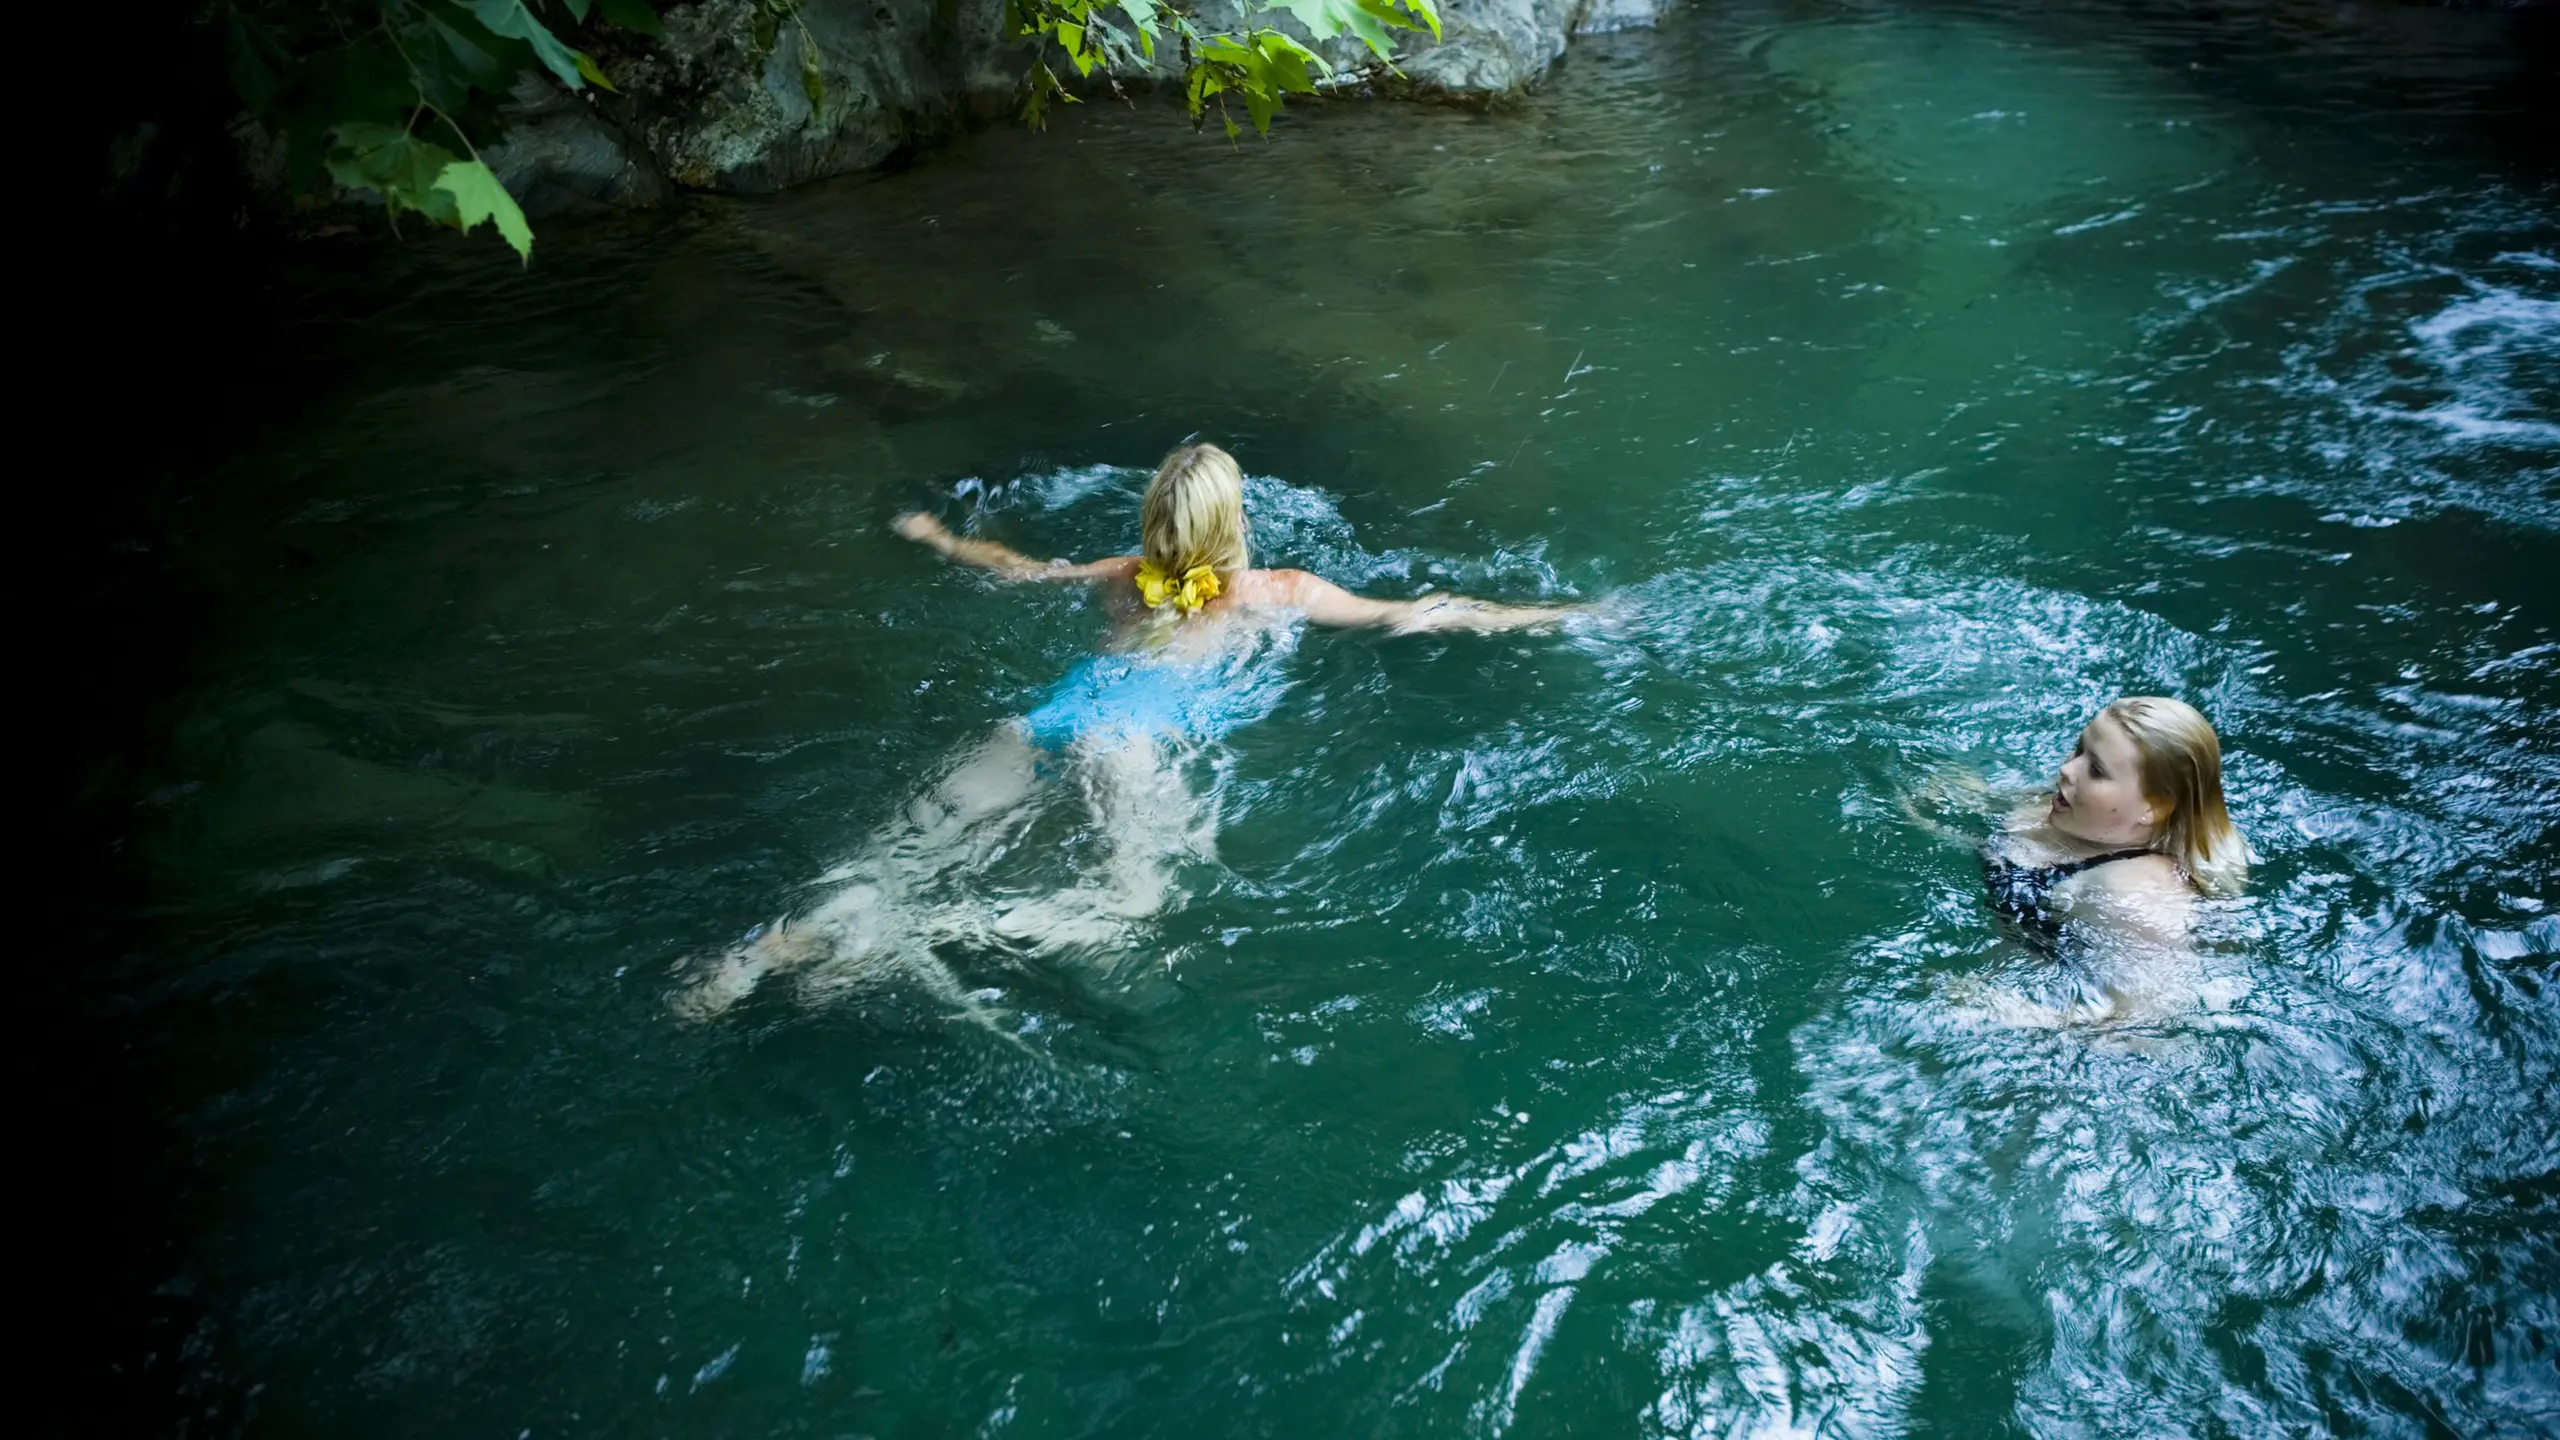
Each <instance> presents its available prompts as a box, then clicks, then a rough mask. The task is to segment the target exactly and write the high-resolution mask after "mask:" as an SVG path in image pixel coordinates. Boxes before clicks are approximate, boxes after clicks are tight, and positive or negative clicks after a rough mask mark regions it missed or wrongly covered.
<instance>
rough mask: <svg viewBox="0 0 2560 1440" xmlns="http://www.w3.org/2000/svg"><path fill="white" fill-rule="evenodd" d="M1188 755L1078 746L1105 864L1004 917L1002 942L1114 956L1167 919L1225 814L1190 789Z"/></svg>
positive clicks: (1155, 745)
mask: <svg viewBox="0 0 2560 1440" xmlns="http://www.w3.org/2000/svg"><path fill="white" fill-rule="evenodd" d="M1180 759H1181V757H1180V755H1179V754H1178V753H1177V752H1176V751H1175V750H1174V748H1173V747H1172V746H1171V745H1170V744H1168V743H1167V742H1164V741H1162V740H1158V739H1154V738H1150V737H1145V736H1139V737H1134V738H1127V739H1120V740H1115V741H1112V742H1109V743H1105V744H1097V745H1093V746H1090V747H1087V748H1083V749H1079V750H1078V751H1077V752H1076V755H1075V761H1076V771H1077V779H1078V782H1079V784H1080V785H1081V787H1082V789H1083V791H1084V799H1085V805H1086V807H1087V809H1088V810H1089V811H1090V813H1091V815H1092V817H1093V821H1094V826H1095V828H1096V829H1097V830H1099V831H1100V832H1101V834H1102V837H1103V858H1102V863H1101V865H1100V866H1099V867H1098V869H1097V870H1096V871H1094V872H1093V873H1091V874H1089V875H1087V876H1086V877H1084V878H1083V879H1081V880H1079V881H1078V882H1077V883H1075V884H1073V885H1069V886H1067V887H1065V888H1064V889H1060V890H1056V891H1053V892H1050V893H1048V894H1045V895H1039V896H1032V897H1027V898H1024V899H1019V900H1015V901H1012V902H1010V903H1009V904H1007V905H1005V906H1004V907H1003V908H1002V910H1001V911H1000V912H999V913H998V914H997V915H996V916H995V922H994V930H995V936H996V938H998V939H1000V940H1003V941H1005V942H1007V943H1008V944H1010V945H1011V946H1013V947H1014V948H1016V949H1017V950H1028V951H1030V952H1032V953H1052V952H1057V951H1063V950H1094V951H1099V950H1108V949H1113V948H1117V947H1120V946H1123V945H1126V944H1127V943H1128V939H1129V932H1130V927H1131V926H1132V925H1133V924H1135V923H1137V922H1140V921H1144V920H1147V919H1150V918H1152V917H1154V916H1156V915H1158V914H1161V913H1162V912H1163V911H1164V910H1165V909H1166V907H1167V906H1168V905H1169V904H1171V902H1172V900H1173V898H1174V890H1175V883H1174V882H1175V880H1176V878H1177V876H1178V875H1179V873H1180V868H1181V865H1182V863H1183V862H1184V861H1186V860H1190V859H1195V858H1206V857H1209V856H1211V855H1214V854H1215V853H1216V846H1217V814H1216V811H1215V810H1214V809H1213V808H1211V807H1210V806H1209V805H1208V804H1206V803H1204V801H1203V800H1202V799H1201V798H1200V797H1198V796H1196V795H1194V794H1193V793H1192V792H1191V787H1190V786H1189V784H1188V783H1186V781H1185V778H1184V776H1183V773H1182V766H1181V763H1180Z"/></svg>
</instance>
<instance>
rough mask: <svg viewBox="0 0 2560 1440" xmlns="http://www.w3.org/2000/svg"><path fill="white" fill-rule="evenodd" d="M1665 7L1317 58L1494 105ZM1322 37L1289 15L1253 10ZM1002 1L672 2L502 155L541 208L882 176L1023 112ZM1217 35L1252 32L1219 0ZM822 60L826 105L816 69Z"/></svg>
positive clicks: (1492, 5)
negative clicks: (1381, 57)
mask: <svg viewBox="0 0 2560 1440" xmlns="http://www.w3.org/2000/svg"><path fill="white" fill-rule="evenodd" d="M1665 4H1666V0H1441V6H1440V18H1441V29H1442V34H1441V38H1440V39H1439V40H1438V41H1437V42H1434V41H1432V40H1430V39H1429V38H1428V37H1417V38H1416V39H1415V40H1414V41H1413V42H1412V43H1409V44H1407V45H1406V46H1404V47H1403V48H1402V49H1401V50H1400V51H1399V53H1398V56H1397V63H1396V65H1395V67H1394V70H1393V71H1389V70H1388V69H1387V68H1386V67H1383V66H1380V65H1379V64H1377V63H1376V61H1375V58H1374V57H1373V56H1371V55H1370V54H1369V53H1368V52H1367V51H1366V50H1365V49H1363V48H1361V46H1360V45H1359V44H1358V42H1356V41H1354V40H1351V39H1349V38H1348V37H1340V38H1336V39H1334V40H1332V41H1328V42H1325V43H1324V44H1322V45H1318V46H1316V47H1315V48H1316V49H1317V50H1318V51H1319V52H1320V53H1322V54H1324V55H1325V57H1326V58H1327V59H1328V60H1329V61H1331V62H1332V63H1333V65H1334V67H1335V69H1334V79H1335V84H1336V85H1337V87H1338V88H1342V89H1346V90H1355V91H1356V90H1365V91H1368V92H1371V93H1382V94H1395V95H1410V96H1417V97H1422V98H1437V99H1454V100H1460V101H1475V102H1479V103H1483V102H1493V101H1499V100H1501V99H1503V98H1506V97H1510V96H1516V95H1519V94H1522V93H1524V92H1526V91H1528V90H1531V89H1534V88H1535V87H1536V86H1537V84H1538V83H1539V81H1541V80H1542V79H1544V78H1545V76H1546V74H1547V72H1548V71H1549V70H1550V69H1551V68H1553V67H1554V65H1555V64H1556V62H1557V61H1558V60H1559V59H1561V58H1562V57H1563V55H1564V53H1565V50H1566V48H1567V47H1568V46H1569V45H1570V44H1571V43H1572V41H1573V38H1574V37H1575V36H1577V35H1589V34H1600V33H1608V32H1614V31H1621V30H1632V29H1643V28H1647V27H1650V26H1651V25H1652V24H1653V23H1654V21H1655V19H1656V17H1657V16H1658V15H1659V13H1660V12H1661V11H1662V9H1663V8H1665ZM1255 19H1256V21H1257V22H1258V23H1263V24H1271V25H1275V26H1277V27H1278V28H1280V29H1282V30H1286V31H1290V32H1291V33H1293V34H1294V35H1295V36H1296V37H1297V38H1299V39H1301V40H1304V41H1310V42H1311V41H1312V37H1311V36H1309V35H1307V33H1306V32H1305V31H1304V30H1303V29H1301V28H1299V26H1298V24H1297V22H1296V20H1295V19H1294V18H1293V17H1291V16H1289V15H1288V14H1287V13H1286V12H1283V11H1263V12H1257V13H1256V16H1255ZM1004 20H1005V5H1004V3H1003V0H800V5H799V14H798V18H797V20H796V21H790V20H777V18H776V17H775V15H774V13H773V12H772V10H770V9H769V8H768V7H767V6H766V5H765V4H764V0H698V3H695V4H691V5H680V6H676V7H673V8H671V9H669V10H668V11H667V12H666V15H665V24H666V33H665V35H664V36H663V37H662V38H659V39H656V40H651V41H646V42H633V43H631V44H629V45H627V46H626V47H625V48H623V49H622V50H620V51H619V52H617V53H612V54H609V55H608V56H606V59H607V62H608V65H607V68H608V69H609V71H610V73H612V74H613V76H614V77H615V80H616V83H617V84H618V85H619V86H620V93H619V94H600V93H597V92H589V95H590V97H592V98H586V97H579V96H572V95H570V94H567V93H566V92H563V91H561V90H560V89H558V88H557V87H556V86H554V85H552V84H551V82H550V81H549V80H547V79H545V78H542V77H539V76H532V75H529V76H527V77H526V78H525V80H524V81H523V82H522V84H521V85H520V86H519V87H518V89H517V92H516V96H515V100H514V103H513V105H512V107H511V108H512V116H511V121H512V124H511V129H510V132H509V135H508V138H507V140H506V143H505V144H503V145H500V146H496V147H493V148H492V149H491V150H490V152H489V157H488V158H489V160H490V162H491V164H492V165H494V166H495V167H496V168H497V170H498V173H499V175H500V177H501V178H502V179H503V180H504V181H505V182H506V185H507V188H508V189H509V190H510V191H512V192H513V193H514V194H515V195H516V197H517V198H518V200H519V201H520V203H522V204H523V206H524V208H525V209H526V211H527V212H528V213H530V214H533V215H536V216H541V215H548V214H559V213H563V212H567V211H573V210H577V209H582V208H591V207H597V206H618V207H635V208H636V207H647V206H653V205H658V204H662V203H664V202H665V201H666V200H668V199H669V198H671V197H672V196H673V195H674V194H676V193H677V192H678V191H680V190H700V191H712V192H719V193H728V194H762V193H769V192H771V191H775V190H781V189H786V188H788V187H790V186H793V185H798V184H802V183H804V182H807V181H811V180H819V179H824V178H826V177H828V176H831V175H843V174H848V173H851V172H854V171H859V170H867V169H870V168H872V167H874V166H877V165H879V164H881V163H882V162H884V161H886V160H888V159H890V158H891V157H893V156H896V155H898V154H901V153H903V152H906V151H909V150H912V149H913V148H914V147H916V146H918V145H920V144H925V143H929V142H931V141H933V140H936V139H940V138H943V137H945V136H949V135H952V134H955V133H958V132H959V131H960V130H962V129H964V128H966V127H967V126H969V125H971V124H974V123H979V122H983V121H986V120H990V119H994V118H998V117H1002V116H1007V115H1010V114H1011V113H1012V112H1013V110H1014V108H1015V107H1016V106H1017V105H1018V103H1019V100H1020V93H1021V84H1022V77H1023V72H1024V70H1025V69H1026V68H1027V66H1028V63H1029V59H1030V56H1029V52H1028V51H1027V49H1026V48H1025V47H1024V46H1023V44H1022V43H1021V42H1020V41H1018V40H1015V39H1013V38H1012V37H1010V36H1008V35H1006V34H1005V33H1004V29H1005V25H1004ZM1195 23H1196V24H1197V25H1198V26H1199V27H1200V29H1201V30H1202V31H1203V32H1204V33H1208V32H1214V31H1217V30H1221V29H1229V28H1235V27H1237V26H1239V25H1240V24H1241V23H1242V15H1241V13H1240V10H1239V7H1238V5H1237V3H1236V0H1205V3H1203V4H1202V5H1201V6H1200V7H1199V9H1198V12H1197V15H1196V17H1195ZM813 61H814V71H815V74H816V76H817V79H818V82H819V83H818V84H817V86H816V87H814V88H815V90H816V92H817V98H816V100H815V102H814V103H813V102H812V98H811V89H812V87H810V86H809V85H808V84H807V83H806V79H805V74H806V72H807V71H809V69H810V68H811V66H812V63H813ZM1179 77H1180V64H1179V61H1178V59H1177V58H1176V57H1174V56H1173V55H1172V54H1170V53H1159V55H1158V57H1157V59H1156V61H1155V63H1154V64H1153V65H1152V66H1150V65H1148V64H1147V63H1145V62H1143V61H1136V60H1134V57H1133V62H1132V63H1130V64H1126V65H1123V66H1119V67H1116V73H1114V74H1113V76H1112V79H1114V80H1115V81H1118V82H1122V83H1141V84H1161V83H1163V82H1166V81H1168V80H1178V79H1179Z"/></svg>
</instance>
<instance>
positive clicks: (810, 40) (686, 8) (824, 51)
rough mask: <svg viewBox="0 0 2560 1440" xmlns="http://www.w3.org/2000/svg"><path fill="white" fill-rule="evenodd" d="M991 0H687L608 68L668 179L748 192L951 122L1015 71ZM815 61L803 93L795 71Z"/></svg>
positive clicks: (1006, 86) (839, 170)
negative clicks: (793, 4)
mask: <svg viewBox="0 0 2560 1440" xmlns="http://www.w3.org/2000/svg"><path fill="white" fill-rule="evenodd" d="M1003 17H1004V0H801V3H800V5H799V7H798V11H797V15H796V18H795V17H794V16H793V15H791V14H782V15H777V14H776V13H775V12H774V11H773V9H771V8H769V7H768V6H766V5H765V4H764V3H762V0H700V3H698V4H692V5H679V6H676V7H674V8H672V9H670V10H668V11H667V12H666V13H665V15H664V16H663V17H662V18H663V20H664V23H665V26H666V35H665V37H664V39H663V40H662V41H661V42H660V43H658V44H657V45H654V46H651V47H649V48H648V49H647V50H646V51H645V52H643V53H642V54H640V55H638V56H636V57H635V58H634V59H633V60H631V61H630V62H628V63H627V64H624V65H622V66H620V67H618V69H617V72H616V80H617V82H618V83H619V84H620V85H621V86H622V88H623V91H624V93H625V94H626V95H627V96H628V97H629V100H628V102H627V108H628V110H629V114H630V117H631V120H630V124H631V129H632V130H633V132H634V133H635V134H637V135H638V136H639V137H640V138H641V140H642V141H643V142H644V143H645V144H646V145H647V147H648V149H649V151H650V153H651V155H652V156H653V157H654V158H655V159H656V161H657V164H658V166H659V168H660V169H662V170H663V171H664V172H665V173H666V174H667V175H668V176H669V177H670V178H672V179H673V180H674V181H675V182H676V183H677V184H679V185H683V186H686V187H688V188H691V189H697V190H716V191H726V192H730V193H734V194H760V193H764V192H769V191H774V190H780V189H783V188H785V187H787V186H791V185H797V184H799V183H801V182H803V181H807V180H815V179H820V178H822V177H825V176H829V175H842V174H846V173H849V172H852V171H856V170H866V169H869V168H871V167H873V166H875V165H878V164H879V163H881V162H882V161H884V160H887V159H889V158H890V157H891V156H893V155H895V154H897V153H898V152H899V151H901V150H904V149H907V148H909V147H911V146H912V145H914V144H916V143H918V142H920V141H924V140H929V139H933V138H936V137H939V136H942V135H946V134H950V133H953V132H955V131H957V130H958V129H959V128H960V127H961V126H963V125H964V124H966V123H967V122H968V121H969V120H970V119H971V118H972V117H973V116H974V115H976V114H979V113H984V112H986V111H988V110H990V109H992V108H993V107H994V104H995V103H997V102H998V101H999V100H1000V99H1001V98H1002V97H1004V96H1007V95H1009V94H1010V93H1011V91H1012V90H1013V88H1014V86H1015V85H1016V83H1017V82H1018V81H1019V78H1020V76H1019V74H1018V71H1017V70H1016V69H1014V68H1012V67H1011V66H1010V65H1009V63H1008V62H1009V61H1010V60H1011V59H1012V58H1013V57H1012V56H1011V55H1010V53H1009V50H1008V47H1007V46H1006V45H1005V44H1004V43H1003V37H1002V33H1001V32H1002V21H1003ZM811 69H814V71H815V74H816V78H817V85H816V87H815V88H816V95H815V98H814V101H813V98H812V95H811V86H810V85H809V84H808V80H807V74H808V72H809V71H810V70H811Z"/></svg>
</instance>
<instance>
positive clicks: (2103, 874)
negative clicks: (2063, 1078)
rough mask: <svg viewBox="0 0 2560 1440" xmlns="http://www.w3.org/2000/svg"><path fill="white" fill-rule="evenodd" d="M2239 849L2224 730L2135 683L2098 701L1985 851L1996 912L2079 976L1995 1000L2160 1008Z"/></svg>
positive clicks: (2092, 1011)
mask: <svg viewBox="0 0 2560 1440" xmlns="http://www.w3.org/2000/svg"><path fill="white" fill-rule="evenodd" d="M2248 854H2249V851H2248V845H2247V843H2246V842H2245V841H2243V840H2242V839H2241V838H2240V832H2239V830H2238V828H2237V827H2235V826H2234V825H2233V824H2232V823H2231V814H2230V811H2229V809H2228V808H2227V807H2226V806H2225V805H2224V804H2223V799H2222V741H2221V738H2220V737H2219V736H2217V735H2215V734H2214V730H2213V726H2212V724H2211V723H2210V722H2208V721H2207V720H2206V719H2205V718H2204V716H2203V715H2202V714H2200V713H2198V712H2197V711H2196V709H2195V707H2194V706H2191V705H2188V704H2186V703H2184V702H2183V701H2178V700H2170V699H2165V698H2163V697H2160V696H2156V695H2134V696H2128V697H2126V698H2125V699H2122V700H2118V701H2116V702H2115V703H2113V704H2111V705H2109V706H2107V707H2106V708H2105V709H2103V710H2100V711H2099V712H2098V713H2097V715H2096V716H2095V717H2094V718H2092V719H2091V720H2090V721H2089V723H2088V725H2087V726H2086V727H2084V728H2083V729H2082V730H2081V732H2080V738H2079V741H2078V743H2076V744H2075V745H2073V746H2072V749H2071V754H2070V756H2069V758H2067V759H2065V760H2064V761H2063V763H2062V768H2061V770H2060V771H2059V772H2058V773H2057V774H2056V775H2055V776H2054V780H2053V786H2052V788H2051V789H2050V790H2048V791H2044V792H2041V793H2039V794H2038V795H2036V796H2035V797H2034V798H2033V799H2031V800H2029V801H2027V802H2026V803H2025V804H2023V805H2021V806H2019V807H2018V808H2017V809H2016V810H2015V811H2013V812H2012V813H2011V814H2010V815H2009V817H2008V820H2007V823H2006V824H2004V825H2003V826H2002V827H2001V828H2000V829H1999V830H1998V831H1997V832H1995V833H1994V834H1993V835H1992V837H1991V840H1990V842H1989V844H1988V845H1986V846H1985V847H1984V850H1983V857H1982V863H1983V880H1984V885H1985V888H1986V889H1987V890H1988V892H1989V896H1990V901H1991V909H1992V912H1993V914H1994V915H1996V916H1997V917H1998V918H1999V919H2000V921H2001V922H2002V923H2003V924H2004V925H2005V926H2007V927H2008V928H2009V929H2010V931H2011V932H2012V933H2013V934H2015V935H2016V936H2017V938H2018V939H2019V940H2020V941H2021V942H2022V943H2024V944H2025V945H2026V946H2027V948H2028V949H2029V950H2030V951H2032V952H2034V953H2035V954H2037V955H2039V956H2042V957H2043V958H2045V959H2047V960H2050V961H2053V962H2055V963H2056V964H2057V965H2059V966H2062V967H2064V968H2065V969H2066V970H2070V971H2073V972H2075V974H2074V977H2073V978H2076V979H2080V980H2083V981H2085V982H2087V983H2086V984H2084V985H2083V986H2082V991H2083V993H2082V994H2080V995H2079V996H2078V997H2076V998H2074V999H2073V1000H2071V1001H2070V1002H2069V1003H2066V1004H2060V1005H2030V1004H2026V1003H2025V1002H2018V1003H2016V1004H2010V1005H2004V1006H2003V1007H2002V1008H2003V1009H2004V1011H2007V1012H2009V1018H2013V1019H2020V1020H2029V1021H2035V1022H2039V1023H2052V1024H2062V1023H2091V1022H2099V1021H2106V1020H2113V1019H2124V1018H2132V1017H2135V1016H2138V1015H2142V1014H2146V1013H2157V1012H2158V1011H2159V1010H2161V1009H2163V1008H2166V1007H2164V1005H2163V1003H2162V1002H2163V1000H2164V998H2165V997H2166V996H2168V995H2169V994H2170V993H2171V992H2172V991H2173V990H2175V989H2176V988H2177V981H2176V978H2175V977H2176V972H2177V970H2178V969H2179V968H2180V967H2179V966H2178V965H2177V964H2176V961H2177V960H2178V958H2179V957H2183V956H2186V955H2187V954H2188V953H2189V946H2188V941H2189V936H2190V934H2191V932H2192V931H2193V930H2194V928H2195V923H2196V916H2197V906H2198V902H2199V901H2201V900H2203V899H2206V898H2208V897H2226V896H2232V895H2237V894H2238V893H2239V892H2240V888H2241V886H2242V884H2243V883H2244V882H2245V881H2246V880H2247V878H2248V867H2249V860H2248Z"/></svg>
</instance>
